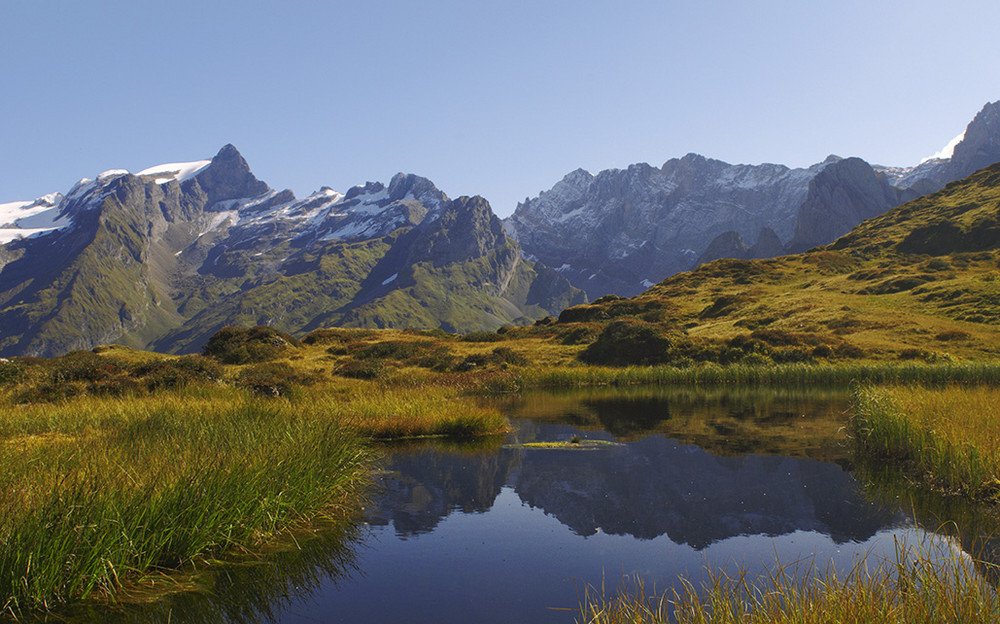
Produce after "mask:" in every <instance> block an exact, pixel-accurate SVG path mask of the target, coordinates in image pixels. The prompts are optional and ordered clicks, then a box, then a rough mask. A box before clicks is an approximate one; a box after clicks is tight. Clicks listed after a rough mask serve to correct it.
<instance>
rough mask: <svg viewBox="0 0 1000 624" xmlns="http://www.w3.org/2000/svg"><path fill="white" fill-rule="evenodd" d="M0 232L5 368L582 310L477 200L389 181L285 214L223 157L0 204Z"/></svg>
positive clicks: (320, 198) (474, 326) (300, 204)
mask: <svg viewBox="0 0 1000 624" xmlns="http://www.w3.org/2000/svg"><path fill="white" fill-rule="evenodd" d="M0 226H6V227H5V228H4V229H0V235H3V236H5V238H6V240H7V241H8V242H6V244H4V245H2V246H0V328H2V330H0V355H5V356H6V355H42V356H50V355H56V354H60V353H64V352H67V351H71V350H77V349H88V348H91V347H93V346H95V345H98V344H107V343H113V342H117V343H122V344H125V345H127V346H132V347H139V348H153V349H156V350H159V351H167V352H186V351H194V350H198V349H200V348H201V346H202V345H203V344H204V343H205V342H206V341H207V339H208V337H209V336H211V335H212V334H213V333H215V332H216V331H217V330H218V329H220V328H221V327H223V326H227V325H269V326H274V327H277V328H280V329H283V330H286V331H292V332H304V331H309V330H311V329H314V328H317V327H324V326H333V325H347V326H358V327H373V328H376V327H390V326H392V327H399V326H405V327H414V328H428V329H433V328H440V329H443V330H446V331H449V332H454V331H473V330H492V329H495V328H496V327H498V326H500V325H503V324H512V323H519V322H520V323H523V322H528V321H529V320H531V319H533V318H536V317H538V316H544V315H546V314H550V313H558V311H559V310H561V309H563V308H565V307H566V306H568V305H572V304H574V303H582V302H584V301H585V298H584V295H583V293H582V291H580V290H578V289H575V288H573V287H572V286H570V285H569V283H568V282H567V280H566V279H565V278H564V277H562V276H560V275H558V274H557V273H555V272H554V271H552V270H550V269H547V268H545V267H542V266H536V265H535V264H534V263H532V262H528V261H526V260H524V259H523V258H522V253H521V250H520V248H519V246H518V245H517V243H516V242H515V241H513V240H511V239H510V238H509V237H507V236H506V235H505V233H504V230H503V227H502V224H501V222H500V220H499V219H498V218H497V217H496V216H495V215H494V214H493V212H492V210H491V209H490V206H489V204H488V203H487V202H486V201H485V200H484V199H483V198H481V197H460V198H458V199H454V200H452V199H449V198H448V197H447V196H446V195H445V194H444V193H443V192H442V191H440V190H439V189H437V187H435V186H434V184H433V183H431V182H430V181H429V180H427V179H425V178H421V177H418V176H415V175H403V174H399V175H397V176H395V177H394V178H393V179H392V180H391V181H390V182H389V184H388V185H384V184H382V183H377V182H376V183H368V184H365V185H363V186H357V187H354V188H352V189H350V190H348V191H347V193H344V194H341V193H337V192H335V191H333V190H331V189H329V188H323V189H321V190H320V191H318V192H316V193H314V194H312V195H310V196H309V197H305V198H302V199H297V198H296V197H295V196H294V195H293V194H292V192H291V191H287V190H286V191H274V190H272V189H271V188H270V187H269V186H268V185H267V184H266V183H264V182H262V181H261V180H258V179H257V178H256V177H255V176H254V175H253V173H252V172H251V171H250V168H249V166H248V165H247V163H246V161H245V160H244V159H243V157H242V156H241V155H240V153H239V152H238V151H237V150H236V148H235V147H233V146H232V145H227V146H225V147H223V148H222V149H221V150H220V151H219V152H218V154H216V155H215V157H214V158H212V159H211V160H204V161H196V162H191V163H172V164H167V165H162V166H159V167H153V168H150V169H147V170H143V171H140V172H139V173H137V174H131V173H129V172H127V171H124V170H111V171H106V172H104V173H102V174H100V175H98V176H97V177H96V178H95V179H87V178H84V179H83V180H80V181H79V182H78V183H77V184H76V185H75V186H73V187H72V189H70V191H69V192H67V193H66V194H65V195H58V194H53V195H50V196H46V197H44V198H42V199H39V200H37V201H35V202H21V203H14V204H3V205H0ZM12 226H13V227H12ZM23 234H28V236H23ZM19 235H20V236H19ZM18 236H19V237H18Z"/></svg>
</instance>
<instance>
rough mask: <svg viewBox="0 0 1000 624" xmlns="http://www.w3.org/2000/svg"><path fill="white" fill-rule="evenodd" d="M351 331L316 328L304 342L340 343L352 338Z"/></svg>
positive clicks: (310, 343)
mask: <svg viewBox="0 0 1000 624" xmlns="http://www.w3.org/2000/svg"><path fill="white" fill-rule="evenodd" d="M350 335H351V334H350V332H348V331H346V330H343V329H314V330H313V331H311V332H309V333H308V334H306V336H305V338H303V339H302V344H307V345H325V344H339V343H343V342H346V341H347V340H348V339H349V338H350Z"/></svg>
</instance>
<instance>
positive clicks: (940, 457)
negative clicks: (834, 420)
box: [851, 386, 1000, 501]
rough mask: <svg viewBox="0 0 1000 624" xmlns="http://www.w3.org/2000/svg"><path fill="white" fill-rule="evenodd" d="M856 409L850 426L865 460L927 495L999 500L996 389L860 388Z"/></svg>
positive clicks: (999, 404) (998, 391) (999, 409)
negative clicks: (905, 476)
mask: <svg viewBox="0 0 1000 624" xmlns="http://www.w3.org/2000/svg"><path fill="white" fill-rule="evenodd" d="M855 403H856V405H855V409H854V414H853V416H852V420H851V426H852V429H853V431H854V433H855V437H856V440H857V443H858V445H859V447H860V449H861V451H862V452H863V453H865V454H866V455H867V456H868V457H871V458H874V459H876V460H879V461H884V462H890V463H894V464H898V465H900V466H901V467H902V468H903V469H904V470H905V471H906V472H907V473H909V474H911V475H912V476H915V477H916V478H918V479H919V480H920V481H921V482H922V483H923V484H924V485H925V486H926V487H930V488H932V489H936V490H940V491H944V492H949V493H957V494H962V495H964V496H968V497H971V498H975V499H981V500H990V501H997V500H998V499H1000V388H996V387H974V388H969V387H963V386H948V387H944V388H922V387H914V386H906V387H890V388H865V389H862V390H860V391H859V392H858V394H857V397H856V401H855Z"/></svg>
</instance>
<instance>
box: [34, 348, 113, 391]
mask: <svg viewBox="0 0 1000 624" xmlns="http://www.w3.org/2000/svg"><path fill="white" fill-rule="evenodd" d="M51 367H52V368H51V373H50V379H51V381H52V383H56V384H59V383H67V382H73V381H90V382H94V381H100V380H102V379H109V378H111V377H115V376H117V375H121V374H123V373H127V372H128V365H127V364H125V363H123V362H120V361H118V360H115V359H113V358H110V357H102V356H100V355H97V354H96V353H92V352H90V351H73V352H71V353H67V354H66V355H64V356H62V357H61V358H57V359H55V360H53V361H52V364H51Z"/></svg>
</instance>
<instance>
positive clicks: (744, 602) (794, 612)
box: [577, 545, 1000, 624]
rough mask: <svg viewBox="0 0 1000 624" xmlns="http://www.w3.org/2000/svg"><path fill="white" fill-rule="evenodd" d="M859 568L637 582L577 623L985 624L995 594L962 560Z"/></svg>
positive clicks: (589, 599) (997, 600)
mask: <svg viewBox="0 0 1000 624" xmlns="http://www.w3.org/2000/svg"><path fill="white" fill-rule="evenodd" d="M873 559H874V558H873V557H868V558H865V559H862V560H860V561H858V562H856V564H855V566H854V568H853V569H852V570H850V571H849V572H848V573H847V574H844V575H838V574H837V572H836V571H834V570H829V571H823V570H816V569H814V568H815V564H813V565H806V566H805V567H806V568H807V569H806V570H802V569H799V567H797V566H790V567H780V566H779V567H778V568H776V569H775V570H773V571H771V572H770V573H768V574H767V575H765V576H764V577H763V578H756V579H755V578H752V577H750V576H749V575H748V574H747V573H746V572H745V571H744V572H741V573H738V574H735V575H726V574H722V573H717V572H714V571H711V570H710V571H708V575H709V580H708V581H707V582H706V583H705V584H704V586H701V587H698V586H695V585H694V584H693V583H692V582H690V581H686V580H685V581H683V587H682V589H680V590H674V591H672V592H669V593H660V594H658V595H657V594H652V595H651V594H649V593H647V592H646V591H645V588H644V586H643V584H642V581H641V580H638V581H634V582H633V583H632V584H631V585H629V584H626V585H624V586H623V587H622V588H620V589H619V591H618V592H616V593H614V594H608V593H606V592H596V593H595V594H594V595H591V593H590V592H588V593H587V595H586V596H585V597H584V601H583V604H582V605H581V607H580V611H581V617H580V618H579V619H578V620H577V621H578V622H580V623H581V624H666V623H668V622H671V623H676V624H828V623H834V622H837V623H841V622H857V623H859V624H860V623H867V622H880V623H885V624H913V623H915V622H927V623H931V622H934V623H936V622H963V623H968V624H979V623H982V624H986V623H988V622H990V623H991V622H994V621H995V620H996V614H997V613H1000V594H998V593H997V589H996V587H994V586H993V585H992V584H990V583H989V582H988V581H987V579H985V578H984V577H983V576H982V575H980V574H979V573H978V572H977V571H976V569H975V567H974V566H973V565H972V564H971V562H970V561H968V560H967V559H966V558H964V557H962V556H961V555H959V554H957V553H952V554H951V555H948V556H944V557H938V556H933V555H930V554H929V553H926V552H923V551H921V550H920V549H918V548H913V547H908V546H906V545H898V546H897V553H896V557H895V559H891V560H884V559H880V560H877V561H875V560H873Z"/></svg>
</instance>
